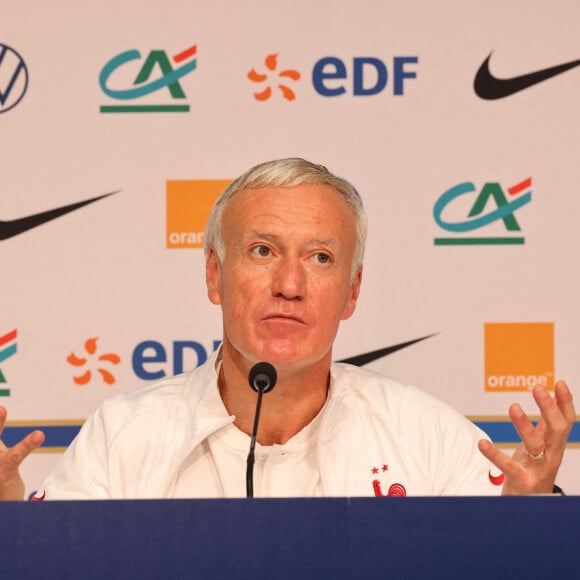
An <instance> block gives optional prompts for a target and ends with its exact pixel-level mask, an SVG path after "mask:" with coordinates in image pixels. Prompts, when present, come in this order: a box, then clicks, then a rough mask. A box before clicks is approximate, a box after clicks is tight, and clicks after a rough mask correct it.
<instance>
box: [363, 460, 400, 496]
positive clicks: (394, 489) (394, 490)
mask: <svg viewBox="0 0 580 580" xmlns="http://www.w3.org/2000/svg"><path fill="white" fill-rule="evenodd" d="M388 471H389V466H388V465H387V464H386V463H383V465H382V467H373V468H372V469H371V473H372V475H373V476H378V475H379V473H380V474H386V473H387V472H388ZM383 485H385V488H386V485H388V482H387V483H385V482H384V481H381V480H380V479H379V478H378V477H374V478H373V492H374V494H375V497H387V496H391V497H404V496H406V495H407V490H406V489H405V486H404V485H403V484H402V483H398V482H395V483H391V484H390V485H389V487H388V490H387V493H384V492H383Z"/></svg>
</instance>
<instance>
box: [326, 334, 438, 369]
mask: <svg viewBox="0 0 580 580" xmlns="http://www.w3.org/2000/svg"><path fill="white" fill-rule="evenodd" d="M436 334H438V333H437V332H435V333H433V334H428V335H427V336H422V337H421V338H416V339H415V340H409V341H407V342H400V343H399V344H394V345H393V346H387V347H386V348H380V349H379V350H373V351H372V352H365V353H363V354H358V355H355V356H351V357H350V358H343V359H342V360H339V361H337V362H341V363H348V364H351V365H355V366H357V367H362V366H363V365H366V364H368V363H370V362H373V361H374V360H377V359H378V358H382V357H383V356H387V355H388V354H392V353H394V352H397V351H398V350H401V349H403V348H407V347H408V346H411V345H412V344H415V343H416V342H421V341H422V340H425V339H426V338H431V337H432V336H435V335H436Z"/></svg>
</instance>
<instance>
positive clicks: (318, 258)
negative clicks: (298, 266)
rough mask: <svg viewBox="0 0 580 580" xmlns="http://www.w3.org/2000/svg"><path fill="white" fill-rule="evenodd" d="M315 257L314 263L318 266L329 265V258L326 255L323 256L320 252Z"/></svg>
mask: <svg viewBox="0 0 580 580" xmlns="http://www.w3.org/2000/svg"><path fill="white" fill-rule="evenodd" d="M315 256H316V261H317V262H318V263H319V264H329V263H330V256H329V255H328V254H323V253H321V252H318V254H316V255H315Z"/></svg>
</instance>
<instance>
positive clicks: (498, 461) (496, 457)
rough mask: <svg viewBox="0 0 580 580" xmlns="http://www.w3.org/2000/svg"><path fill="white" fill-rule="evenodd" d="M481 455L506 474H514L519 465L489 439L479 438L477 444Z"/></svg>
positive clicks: (517, 470) (518, 469)
mask: <svg viewBox="0 0 580 580" xmlns="http://www.w3.org/2000/svg"><path fill="white" fill-rule="evenodd" d="M477 446H478V448H479V451H480V452H481V453H482V455H483V456H484V457H485V458H486V459H488V460H489V461H491V463H493V464H494V465H495V466H496V467H497V468H498V469H499V470H500V471H501V472H502V473H504V474H505V475H506V477H507V476H512V477H513V476H516V475H517V473H518V472H519V471H520V469H521V468H520V466H519V465H518V464H517V463H516V462H514V461H513V460H512V458H511V457H509V456H508V455H506V454H505V453H503V452H502V451H500V450H499V449H498V448H497V447H496V446H495V445H494V444H493V443H492V442H491V441H489V440H487V439H481V440H480V441H479V442H478V444H477Z"/></svg>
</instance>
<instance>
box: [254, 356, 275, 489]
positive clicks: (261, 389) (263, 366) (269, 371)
mask: <svg viewBox="0 0 580 580" xmlns="http://www.w3.org/2000/svg"><path fill="white" fill-rule="evenodd" d="M277 380H278V375H277V373H276V369H275V368H274V367H273V366H272V365H271V364H270V363H267V362H259V363H257V364H255V365H254V366H253V367H252V368H251V369H250V374H249V375H248V382H249V383H250V387H251V388H252V389H253V390H254V391H256V393H258V400H257V401H256V414H255V415H254V427H253V428H252V437H251V439H250V452H249V453H248V460H247V467H246V496H247V497H254V461H255V458H254V449H255V447H256V436H257V434H258V423H259V422H260V409H261V408H262V395H264V394H265V393H269V392H270V391H271V390H272V389H273V388H274V386H275V385H276V381H277Z"/></svg>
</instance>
